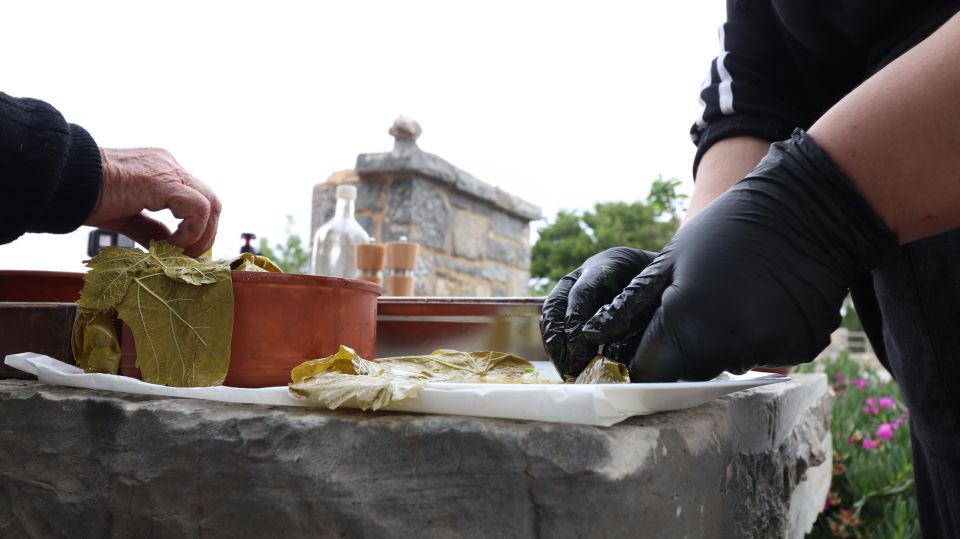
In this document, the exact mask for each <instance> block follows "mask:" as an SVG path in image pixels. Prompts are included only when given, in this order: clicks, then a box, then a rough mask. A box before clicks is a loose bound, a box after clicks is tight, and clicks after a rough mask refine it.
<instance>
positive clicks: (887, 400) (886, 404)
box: [878, 397, 897, 410]
mask: <svg viewBox="0 0 960 539" xmlns="http://www.w3.org/2000/svg"><path fill="white" fill-rule="evenodd" d="M878 405H879V406H880V409H881V410H884V409H887V408H889V409H891V410H893V409H895V408H896V407H897V403H896V402H895V401H894V400H893V398H892V397H880V402H879V403H878Z"/></svg>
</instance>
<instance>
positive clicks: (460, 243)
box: [450, 209, 490, 260]
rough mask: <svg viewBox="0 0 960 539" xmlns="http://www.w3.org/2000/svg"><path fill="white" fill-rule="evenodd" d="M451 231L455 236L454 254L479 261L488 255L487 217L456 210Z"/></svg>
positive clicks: (453, 214) (451, 222)
mask: <svg viewBox="0 0 960 539" xmlns="http://www.w3.org/2000/svg"><path fill="white" fill-rule="evenodd" d="M451 217H452V219H451V220H450V224H451V226H450V229H451V231H450V232H451V234H452V236H453V254H454V256H460V257H463V258H469V259H471V260H479V259H481V258H483V255H484V254H486V248H487V231H488V230H489V226H490V225H489V222H488V220H487V218H486V217H484V216H482V215H477V214H475V213H471V212H468V211H464V210H458V209H454V210H453V213H452V214H451Z"/></svg>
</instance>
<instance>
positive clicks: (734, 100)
mask: <svg viewBox="0 0 960 539" xmlns="http://www.w3.org/2000/svg"><path fill="white" fill-rule="evenodd" d="M958 10H960V1H957V0H952V1H942V0H941V1H935V0H727V22H726V23H724V24H723V25H722V26H721V27H720V47H721V53H720V56H718V57H717V58H716V59H714V61H713V63H712V64H711V67H710V73H709V74H708V75H707V78H706V80H705V81H704V86H703V87H702V89H701V92H700V98H701V100H702V101H703V103H704V109H703V114H702V115H701V117H700V118H699V119H697V121H696V122H695V123H694V125H693V127H692V129H691V130H690V135H691V137H692V138H693V142H694V143H695V144H696V145H697V153H696V158H695V160H694V166H693V168H694V175H696V170H697V166H698V165H699V163H700V158H701V157H702V156H703V154H704V152H706V151H707V149H708V148H709V147H710V146H711V145H713V144H714V143H716V142H717V141H719V140H722V139H724V138H728V137H734V136H741V135H748V136H754V137H758V138H762V139H765V140H769V141H771V142H772V141H777V140H783V139H786V138H788V137H789V136H790V133H791V132H792V131H793V129H794V128H795V127H802V128H805V129H806V128H808V127H810V125H811V124H813V123H814V121H816V119H817V118H819V117H820V115H822V114H823V113H824V112H826V110H827V109H828V108H830V107H831V106H832V105H833V104H834V103H836V102H837V101H838V100H839V99H840V98H841V97H843V96H844V95H845V94H846V93H848V92H849V91H850V90H852V89H853V88H855V87H856V86H857V85H858V84H860V83H861V82H863V81H864V80H865V79H867V78H868V77H869V76H870V75H872V74H873V73H875V72H876V71H878V70H879V69H880V68H882V67H883V66H885V65H886V64H887V63H888V62H890V61H891V60H893V59H894V58H896V57H897V56H899V55H900V54H902V53H903V52H905V51H906V50H908V49H909V48H910V47H912V46H913V45H915V44H916V43H918V42H920V41H921V40H923V39H924V38H925V37H926V36H928V35H929V34H930V33H932V32H933V31H934V30H935V29H936V28H937V27H939V26H940V25H941V24H943V23H944V22H946V20H947V19H948V18H950V16H951V15H953V14H954V13H956V12H957V11H958Z"/></svg>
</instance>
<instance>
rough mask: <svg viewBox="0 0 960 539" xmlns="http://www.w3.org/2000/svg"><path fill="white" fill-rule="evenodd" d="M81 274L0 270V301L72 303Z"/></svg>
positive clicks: (78, 291) (81, 280)
mask: <svg viewBox="0 0 960 539" xmlns="http://www.w3.org/2000/svg"><path fill="white" fill-rule="evenodd" d="M81 288H83V273H71V272H65V271H29V270H0V301H21V302H23V301H28V302H55V303H76V302H77V300H78V299H80V289H81Z"/></svg>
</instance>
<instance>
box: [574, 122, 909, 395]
mask: <svg viewBox="0 0 960 539" xmlns="http://www.w3.org/2000/svg"><path fill="white" fill-rule="evenodd" d="M897 248H898V245H897V241H896V238H895V237H894V236H893V234H892V233H891V232H890V230H889V229H888V228H887V227H886V225H884V223H883V222H882V221H881V220H880V218H879V217H877V215H876V213H874V211H873V210H872V209H871V208H870V207H869V206H868V205H867V203H866V202H865V201H864V200H863V198H862V197H861V196H860V194H859V192H858V191H857V189H856V187H855V186H854V185H853V183H851V181H850V180H849V179H848V178H847V177H846V176H845V175H844V174H843V172H841V171H840V169H839V168H838V167H837V166H836V165H835V164H834V163H833V162H832V161H831V160H830V158H829V157H828V156H827V155H826V153H825V152H824V151H823V150H822V149H821V148H820V147H819V146H817V144H816V143H815V142H814V141H813V139H812V138H810V137H809V136H808V135H806V133H804V132H802V131H800V130H797V131H795V132H794V135H793V137H792V138H791V139H790V140H788V141H785V142H780V143H777V144H774V145H773V146H772V147H771V150H770V152H769V153H768V154H767V156H766V157H765V158H764V159H763V160H762V161H761V162H760V164H759V165H758V166H757V168H755V169H754V170H753V171H752V172H751V173H750V174H749V175H748V176H747V177H746V178H745V179H743V180H741V181H740V182H739V183H737V184H736V185H734V186H733V187H732V188H730V190H729V191H727V192H726V193H724V194H723V195H722V196H720V197H718V198H717V199H716V200H715V201H713V203H711V204H710V205H709V206H707V208H706V209H705V210H704V211H703V212H702V213H700V214H699V215H697V216H696V217H695V218H694V219H692V220H691V221H690V222H689V223H687V225H686V226H684V227H683V228H681V229H680V231H679V232H677V234H676V235H675V236H674V237H673V239H672V240H670V242H669V243H668V244H667V246H666V247H664V249H663V251H662V252H661V253H660V256H659V257H657V259H656V260H654V261H653V262H652V263H651V264H650V265H649V266H647V268H646V269H645V270H644V271H643V272H642V273H641V274H640V275H638V276H637V277H636V278H635V279H633V281H632V282H631V283H630V284H629V285H628V286H627V287H626V288H625V289H624V291H623V293H621V294H620V295H618V296H617V297H616V298H614V300H613V301H612V302H611V303H610V304H609V305H606V306H604V307H603V308H602V309H601V310H600V311H599V312H598V313H597V314H596V315H595V316H594V317H593V318H592V319H591V320H590V321H589V322H588V323H587V324H586V325H585V326H584V327H583V334H584V335H585V336H586V338H587V339H589V340H590V341H591V342H594V343H607V342H613V341H617V340H619V339H622V338H623V336H624V335H629V334H632V333H637V332H642V339H641V342H640V345H639V347H638V348H637V350H636V353H635V355H634V357H633V358H632V360H631V361H630V363H629V367H630V379H631V380H632V381H635V382H648V381H674V380H677V379H679V378H683V379H689V380H705V379H710V378H712V377H714V376H716V375H717V374H719V373H720V372H722V371H724V370H728V371H731V372H734V373H742V372H744V371H746V370H748V369H751V368H753V367H755V366H758V365H768V366H783V365H793V364H797V363H802V362H805V361H810V360H812V359H813V358H814V357H815V356H816V355H817V354H818V353H819V352H820V351H821V350H823V349H824V348H825V347H826V346H827V345H828V344H829V342H830V333H831V332H832V331H833V330H834V329H836V328H837V327H838V326H839V324H840V304H841V303H842V302H843V298H844V296H845V295H846V293H847V287H848V285H849V283H850V282H851V280H852V279H853V277H854V276H855V274H857V273H858V272H860V271H865V270H869V269H871V268H873V267H875V266H876V265H877V264H879V263H880V262H881V261H882V260H884V259H885V258H887V257H889V256H890V255H892V254H893V253H894V252H895V251H896V250H897Z"/></svg>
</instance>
